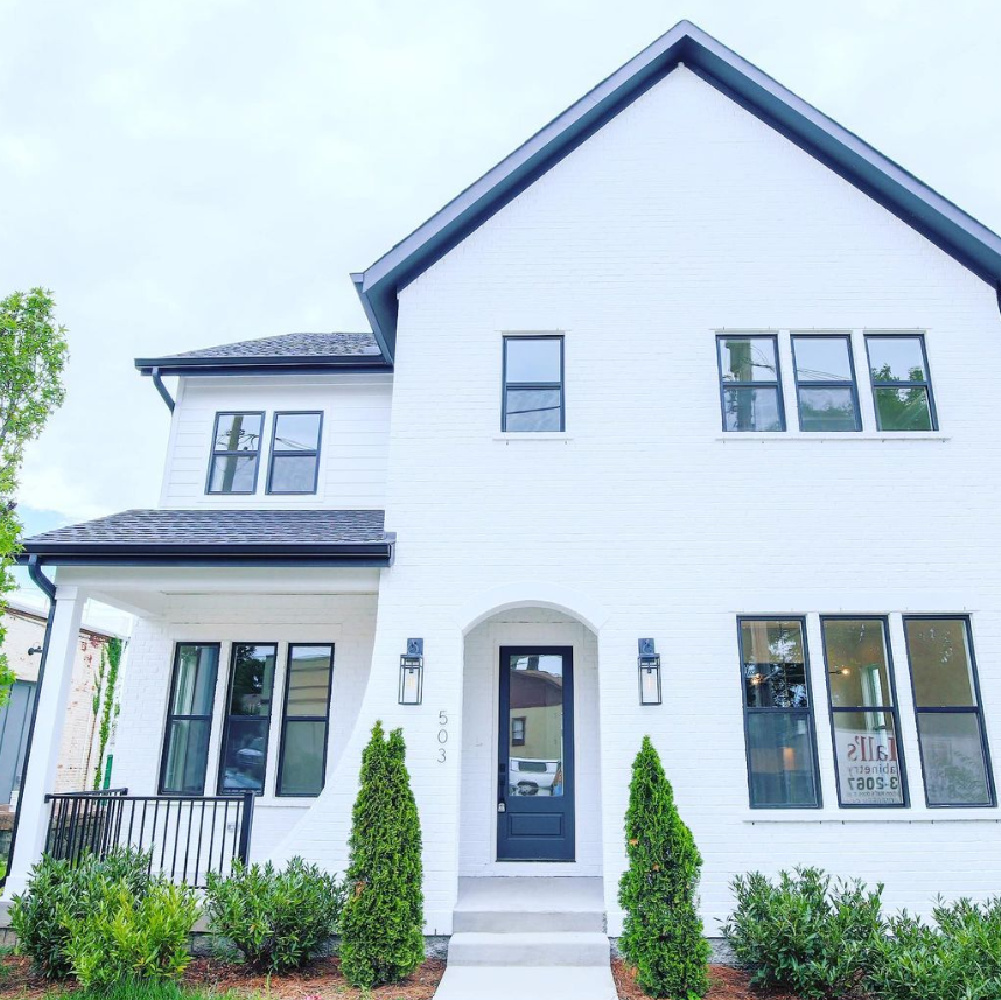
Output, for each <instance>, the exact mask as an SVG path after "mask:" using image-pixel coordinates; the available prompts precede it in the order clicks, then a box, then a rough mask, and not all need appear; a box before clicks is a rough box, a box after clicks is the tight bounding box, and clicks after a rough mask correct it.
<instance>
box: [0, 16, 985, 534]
mask: <svg viewBox="0 0 1001 1000" xmlns="http://www.w3.org/2000/svg"><path fill="white" fill-rule="evenodd" d="M684 17H687V18H689V19H691V20H693V21H695V22H696V23H697V24H699V25H700V26H701V27H703V28H705V29H706V30H707V31H709V32H710V33H712V34H714V35H716V37H718V38H719V39H720V40H721V41H722V42H724V43H725V44H726V45H728V46H730V47H731V48H733V49H735V50H736V51H737V52H739V53H740V54H741V55H743V56H744V57H746V58H747V59H749V60H750V61H751V62H753V63H755V64H756V65H757V66H759V67H761V68H762V69H763V70H765V71H766V72H768V73H769V74H771V75H772V76H773V77H775V78H776V79H777V80H779V81H780V82H781V83H783V84H785V85H786V86H787V87H789V88H790V89H791V90H793V91H794V92H795V93H797V94H798V95H800V96H801V97H803V98H805V99H806V100H807V101H810V102H811V103H813V104H815V105H817V106H818V107H819V108H820V109H821V110H822V111H824V112H825V113H827V114H829V115H830V116H832V117H833V118H834V119H836V120H837V121H839V122H840V123H841V124H842V125H845V126H846V127H847V128H849V129H851V130H852V131H854V132H856V133H858V134H859V135H861V136H862V137H863V138H864V139H866V140H867V141H868V142H870V143H872V144H873V145H874V146H876V147H877V148H878V149H880V150H881V151H882V152H884V153H886V154H887V155H889V156H890V157H891V158H893V159H894V160H896V161H898V162H899V163H901V164H902V165H904V166H905V167H906V168H908V169H909V170H911V171H912V172H913V173H915V174H917V176H918V177H920V178H921V179H923V180H924V181H926V182H927V183H929V184H931V185H932V186H933V187H934V188H936V189H937V190H938V191H940V192H941V193H942V194H944V195H945V196H946V197H948V198H950V199H952V200H953V201H955V202H957V203H958V204H959V205H960V206H961V207H963V208H964V209H965V210H966V211H968V212H970V213H971V214H972V215H974V216H976V217H977V218H979V219H980V220H981V221H982V222H984V223H985V224H986V225H988V226H989V227H991V228H992V229H995V230H999V229H1001V58H999V48H998V45H999V43H998V39H999V38H1001V3H999V2H998V0H979V2H978V0H966V2H964V0H952V2H950V3H948V4H947V3H944V2H943V0H924V2H920V0H859V2H852V0H838V2H836V3H824V4H820V3H808V2H803V0H795V2H788V3H786V2H770V0H759V2H756V3H749V2H747V0H711V2H700V0H689V2H685V3H675V2H641V0H614V2H613V0H600V2H592V0H527V2H522V0H505V2H500V0H460V2H447V0H417V2H415V0H399V2H397V0H392V2H390V0H386V2H380V0H365V2H362V3H358V2H351V3H348V2H345V0H325V2H320V0H286V2H281V3H280V2H277V0H269V2H238V0H191V2H189V0H162V2H161V0H67V2H55V0H0V38H2V39H3V47H2V52H3V55H2V58H0V294H6V293H7V292H9V291H12V290H14V289H25V288H28V287H29V286H32V285H43V286H45V287H47V288H50V289H52V291H53V292H54V294H55V297H56V300H57V303H58V312H59V318H60V320H61V322H63V323H64V324H65V325H66V326H67V327H68V330H69V341H70V347H71V353H72V357H71V362H70V366H69V371H68V375H67V389H68V393H67V399H66V404H65V406H64V407H63V409H62V410H61V411H60V413H58V414H57V416H56V417H55V418H54V419H53V420H52V422H51V424H50V426H49V428H48V429H47V430H46V432H45V434H44V436H43V437H42V438H41V439H40V440H39V441H38V442H36V443H35V444H34V445H32V446H31V447H30V449H29V452H28V457H27V461H26V465H25V469H24V475H23V477H22V481H23V486H22V490H21V508H22V511H23V512H24V514H25V519H26V522H27V526H28V528H29V530H37V529H38V528H40V527H47V526H49V525H50V524H56V523H61V522H65V521H70V520H81V519H85V518H88V517H93V516H96V515H100V514H104V513H109V512H111V511H115V510H121V509H124V508H128V507H141V506H155V505H156V503H157V497H158V493H159V483H160V470H161V463H162V459H163V451H164V447H165V444H166V434H167V419H168V417H167V411H166V408H165V407H164V405H163V403H162V402H161V401H160V399H159V397H158V396H157V394H156V391H155V390H154V388H153V386H152V384H151V383H150V381H149V380H148V379H143V378H141V377H139V375H138V374H137V373H136V372H135V371H134V370H133V368H132V359H133V358H134V357H136V356H143V355H145V356H149V355H156V354H162V353H174V352H177V351H182V350H189V349H192V348H197V347H207V346H212V345H215V344H219V343H225V342H226V341H230V340H240V339H246V338H252V337H260V336H265V335H269V334H275V333H285V332H290V331H299V330H312V331H317V330H361V329H365V321H364V318H363V316H362V312H361V309H360V308H359V305H358V302H357V298H356V296H355V293H354V289H353V287H352V285H351V283H350V281H349V279H348V272H349V271H352V270H361V269H363V268H364V267H366V266H367V265H368V264H370V263H371V262H372V261H373V260H374V259H376V258H377V257H378V256H379V255H380V254H381V253H382V252H383V251H384V250H386V249H388V248H389V247H390V246H391V245H392V244H393V243H395V242H396V241H397V240H398V239H400V238H401V237H402V236H404V235H405V234H407V233H408V232H410V231H411V230H412V229H413V228H414V227H415V226H416V225H418V224H419V223H420V222H422V221H423V220H424V219H425V218H427V217H428V216H429V215H431V214H432V213H433V212H434V211H436V210H437V209H438V208H439V207H441V205H442V204H444V203H445V202H446V201H448V200H449V199H450V198H451V197H453V196H454V195H455V194H456V193H457V192H458V191H460V190H461V189H462V188H464V187H466V186H467V185H468V184H469V183H470V182H471V181H472V180H474V179H475V178H476V177H478V176H479V175H480V174H482V173H483V172H484V171H486V170H487V169H489V168H490V167H491V166H492V165H493V164H494V163H496V162H497V161H498V160H499V159H501V158H502V157H504V156H505V155H506V154H507V153H508V152H510V151H511V150H512V149H513V148H514V147H515V146H517V145H518V144H520V143H521V142H522V141H523V140H524V139H526V138H527V137H528V136H529V135H531V134H532V133H533V132H535V131H536V130H537V129H538V128H539V127H540V126H541V125H543V124H544V123H545V122H547V121H548V120H549V119H551V118H552V117H554V116H555V115H556V114H558V113H559V112H560V111H562V110H563V109H564V108H565V107H566V106H567V105H569V104H571V103H572V102H573V101H575V100H576V99H577V98H578V97H580V96H581V95H582V94H583V93H584V92H585V91H587V90H589V89H590V88H591V87H592V86H593V85H594V84H595V83H597V82H598V81H599V80H600V79H602V78H603V77H605V76H606V75H608V73H610V72H611V71H613V70H614V69H616V68H617V67H618V66H619V65H620V64H621V63H623V62H625V61H626V60H627V59H629V58H630V57H631V56H632V55H634V54H635V53H636V52H638V51H639V50H640V49H642V48H643V47H645V46H646V45H647V44H648V43H649V42H651V41H652V40H653V39H654V38H656V37H657V36H658V35H660V34H662V33H663V32H664V31H666V30H667V29H668V28H670V27H671V25H673V24H674V23H675V22H676V21H678V20H680V19H681V18H684Z"/></svg>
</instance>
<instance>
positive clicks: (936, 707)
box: [904, 617, 994, 806]
mask: <svg viewBox="0 0 1001 1000" xmlns="http://www.w3.org/2000/svg"><path fill="white" fill-rule="evenodd" d="M904 635H905V637H906V639H907V657H908V660H909V661H910V667H911V683H912V686H913V689H914V711H915V713H916V714H917V723H918V742H919V745H920V747H921V764H922V769H923V770H924V779H925V798H926V800H927V802H928V805H929V806H989V805H993V804H994V785H993V782H992V780H991V769H990V760H989V757H988V752H987V741H986V738H985V734H984V717H983V709H982V708H981V705H980V690H979V685H978V683H977V673H976V665H975V664H974V660H973V644H972V641H971V638H970V623H969V620H968V619H966V618H962V617H955V618H950V617H941V618H925V617H905V618H904Z"/></svg>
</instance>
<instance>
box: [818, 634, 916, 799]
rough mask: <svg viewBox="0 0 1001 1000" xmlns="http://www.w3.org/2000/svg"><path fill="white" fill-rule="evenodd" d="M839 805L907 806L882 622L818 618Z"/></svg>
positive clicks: (894, 695) (894, 697) (889, 668)
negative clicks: (825, 667) (832, 736)
mask: <svg viewBox="0 0 1001 1000" xmlns="http://www.w3.org/2000/svg"><path fill="white" fill-rule="evenodd" d="M820 628H821V631H822V633H823V636H824V661H825V663H826V665H827V690H828V694H829V695H830V700H831V729H832V730H833V733H834V766H835V770H836V771H837V776H838V800H839V801H840V803H841V805H842V806H849V807H857V806H906V805H907V789H906V784H905V781H904V766H903V760H902V752H901V747H900V741H899V736H898V733H899V732H900V726H899V724H898V720H897V708H896V694H895V691H894V684H893V673H892V670H891V663H890V654H889V648H888V646H887V642H886V622H885V621H884V620H883V619H882V618H821V620H820Z"/></svg>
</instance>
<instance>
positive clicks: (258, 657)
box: [219, 642, 278, 795]
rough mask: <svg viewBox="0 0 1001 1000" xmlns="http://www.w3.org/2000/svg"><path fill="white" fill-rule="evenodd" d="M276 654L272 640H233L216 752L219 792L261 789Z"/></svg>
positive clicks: (232, 793) (259, 792) (257, 790)
mask: <svg viewBox="0 0 1001 1000" xmlns="http://www.w3.org/2000/svg"><path fill="white" fill-rule="evenodd" d="M277 654H278V648H277V647H276V646H275V645H274V644H273V643H270V644H260V643H248V642H238V643H234V644H233V656H232V662H231V664H230V674H229V692H228V694H227V699H226V720H225V724H224V727H223V737H222V753H221V754H220V755H219V794H220V795H236V794H239V793H241V792H255V793H256V794H258V795H260V794H262V793H263V791H264V774H265V771H266V770H267V762H268V730H269V728H270V726H271V693H272V689H273V688H274V683H275V659H276V658H277Z"/></svg>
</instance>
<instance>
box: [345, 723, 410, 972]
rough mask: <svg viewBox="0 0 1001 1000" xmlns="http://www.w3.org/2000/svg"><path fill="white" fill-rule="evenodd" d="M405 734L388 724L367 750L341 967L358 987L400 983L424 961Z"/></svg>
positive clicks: (354, 823)
mask: <svg viewBox="0 0 1001 1000" xmlns="http://www.w3.org/2000/svg"><path fill="white" fill-rule="evenodd" d="M405 758H406V747H405V745H404V742H403V733H402V731H401V730H399V729H394V730H393V731H392V733H390V735H389V739H388V740H386V739H384V737H383V729H382V723H381V722H377V723H376V724H375V726H374V727H373V729H372V739H371V740H370V741H369V744H368V746H367V747H366V748H365V750H364V752H363V753H362V765H361V787H360V789H359V791H358V798H357V799H356V800H355V804H354V810H353V812H352V815H351V841H350V849H351V850H350V860H349V862H348V870H347V873H346V875H345V881H346V883H347V885H346V888H347V899H346V900H345V903H344V912H343V913H342V915H341V967H342V969H343V971H344V975H345V976H346V977H347V978H348V980H349V981H350V982H351V983H352V984H354V985H355V986H362V987H373V986H378V985H381V984H383V983H393V982H398V981H399V980H400V979H403V978H404V977H405V976H408V975H409V974H410V973H411V972H413V970H414V969H416V968H417V966H418V965H420V964H421V962H422V961H423V960H424V935H423V924H424V917H423V910H424V897H423V895H422V893H421V877H422V876H421V828H420V818H419V817H418V815H417V804H416V802H415V801H414V795H413V792H412V791H411V790H410V776H409V775H408V774H407V767H406V763H405Z"/></svg>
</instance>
